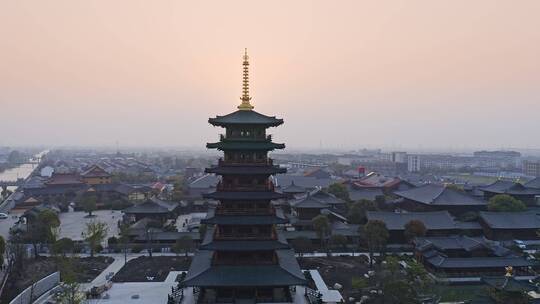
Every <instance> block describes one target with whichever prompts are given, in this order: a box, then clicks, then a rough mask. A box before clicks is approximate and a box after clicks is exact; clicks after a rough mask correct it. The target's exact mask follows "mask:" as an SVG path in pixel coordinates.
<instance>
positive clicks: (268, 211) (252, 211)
mask: <svg viewBox="0 0 540 304" xmlns="http://www.w3.org/2000/svg"><path fill="white" fill-rule="evenodd" d="M275 213H276V210H275V209H274V208H223V207H217V208H216V214H220V215H242V214H249V215H273V214H275Z"/></svg>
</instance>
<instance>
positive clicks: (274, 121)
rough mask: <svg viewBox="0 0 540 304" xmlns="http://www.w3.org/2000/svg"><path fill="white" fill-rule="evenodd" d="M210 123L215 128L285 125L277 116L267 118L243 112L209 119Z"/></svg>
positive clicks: (251, 112) (259, 114)
mask: <svg viewBox="0 0 540 304" xmlns="http://www.w3.org/2000/svg"><path fill="white" fill-rule="evenodd" d="M208 122H209V123H210V124H212V125H214V126H227V125H242V124H247V125H263V126H270V127H275V126H279V125H280V124H282V123H283V119H278V118H276V117H275V116H266V115H264V114H261V113H258V112H255V111H241V110H238V111H236V112H233V113H230V114H227V115H225V116H216V117H215V118H210V119H208Z"/></svg>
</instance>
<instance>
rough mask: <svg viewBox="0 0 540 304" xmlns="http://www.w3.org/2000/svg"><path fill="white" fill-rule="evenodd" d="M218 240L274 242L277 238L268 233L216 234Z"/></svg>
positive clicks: (215, 237)
mask: <svg viewBox="0 0 540 304" xmlns="http://www.w3.org/2000/svg"><path fill="white" fill-rule="evenodd" d="M214 239H216V240H273V239H275V237H273V236H272V235H269V234H268V233H265V234H261V233H241V232H234V233H216V235H214Z"/></svg>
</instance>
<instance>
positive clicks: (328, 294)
mask: <svg viewBox="0 0 540 304" xmlns="http://www.w3.org/2000/svg"><path fill="white" fill-rule="evenodd" d="M309 273H310V274H311V278H313V281H314V282H315V286H317V291H319V292H320V293H321V294H322V300H323V302H324V303H339V302H341V301H342V300H343V297H342V296H341V293H339V291H337V290H331V289H328V286H326V283H325V282H324V280H323V278H322V277H321V275H320V274H319V272H318V271H317V270H310V271H309Z"/></svg>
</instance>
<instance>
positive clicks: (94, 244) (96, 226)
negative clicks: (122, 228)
mask: <svg viewBox="0 0 540 304" xmlns="http://www.w3.org/2000/svg"><path fill="white" fill-rule="evenodd" d="M108 230H109V227H108V226H107V224H106V223H103V222H97V221H91V222H89V223H87V224H86V230H85V231H84V232H83V236H84V240H85V241H87V242H88V246H90V257H92V258H93V257H94V252H95V251H96V249H97V248H98V247H99V246H101V242H103V240H104V239H105V237H106V236H107V231H108Z"/></svg>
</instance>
